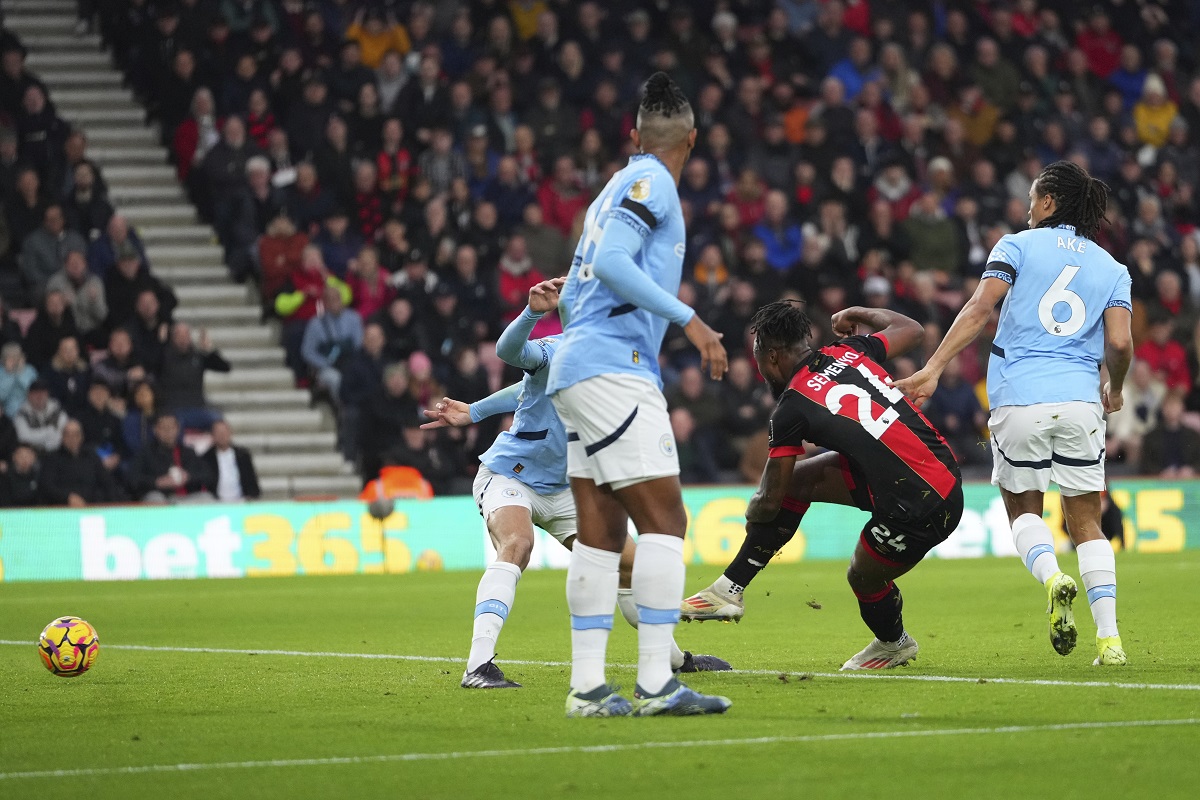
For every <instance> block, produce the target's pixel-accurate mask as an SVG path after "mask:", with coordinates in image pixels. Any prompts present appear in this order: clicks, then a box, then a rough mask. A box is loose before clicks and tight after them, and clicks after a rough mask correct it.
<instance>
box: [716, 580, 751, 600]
mask: <svg viewBox="0 0 1200 800" xmlns="http://www.w3.org/2000/svg"><path fill="white" fill-rule="evenodd" d="M713 591H715V592H717V593H718V594H724V595H728V596H730V597H735V598H740V597H741V595H742V592H744V591H746V587H745V586H738V585H737V584H736V583H734V582H733V581H731V580H729V578H726V577H725V576H724V575H722V576H721V577H719V578H717V582H716V583H714V584H713Z"/></svg>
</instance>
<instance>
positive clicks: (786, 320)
mask: <svg viewBox="0 0 1200 800" xmlns="http://www.w3.org/2000/svg"><path fill="white" fill-rule="evenodd" d="M750 332H751V333H752V334H754V335H755V336H757V337H758V338H759V341H761V342H763V343H764V344H767V345H772V346H779V347H797V346H799V345H802V344H804V343H805V342H807V341H808V338H809V336H811V335H812V322H811V321H809V319H808V314H805V313H804V309H803V308H802V303H801V302H799V301H796V300H780V301H778V302H775V303H768V304H767V305H765V306H763V307H762V308H760V309H759V310H758V313H756V314H755V315H754V319H752V320H750Z"/></svg>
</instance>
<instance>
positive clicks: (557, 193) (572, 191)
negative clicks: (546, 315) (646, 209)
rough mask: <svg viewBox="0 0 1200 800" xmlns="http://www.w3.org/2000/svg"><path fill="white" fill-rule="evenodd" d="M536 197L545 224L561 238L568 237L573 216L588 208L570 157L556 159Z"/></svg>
mask: <svg viewBox="0 0 1200 800" xmlns="http://www.w3.org/2000/svg"><path fill="white" fill-rule="evenodd" d="M537 196H538V203H540V204H541V206H542V214H543V215H544V216H545V220H546V224H547V225H552V226H554V227H555V228H558V229H559V230H560V231H562V235H563V236H567V237H570V235H571V226H572V225H573V224H574V223H575V215H576V214H578V213H579V212H581V211H584V210H585V209H587V206H588V197H587V195H586V194H584V193H583V188H582V186H581V185H580V181H579V175H578V172H577V170H576V169H575V160H574V159H573V158H571V157H570V156H559V157H558V158H556V159H555V160H554V174H553V175H552V176H551V177H550V178H548V179H547V180H546V181H545V182H544V183H543V184H542V188H540V189H538V195H537ZM531 285H532V284H531Z"/></svg>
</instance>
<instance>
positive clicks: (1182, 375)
mask: <svg viewBox="0 0 1200 800" xmlns="http://www.w3.org/2000/svg"><path fill="white" fill-rule="evenodd" d="M1174 326H1175V323H1174V320H1172V319H1171V317H1169V316H1167V315H1166V314H1162V315H1158V316H1155V317H1154V318H1153V319H1152V320H1151V321H1150V338H1148V339H1147V340H1146V341H1144V342H1142V343H1141V344H1140V345H1139V346H1138V349H1137V350H1136V351H1135V352H1134V357H1135V358H1137V360H1138V361H1145V362H1146V363H1147V364H1149V365H1150V369H1151V370H1153V371H1154V374H1155V375H1157V376H1158V377H1159V379H1160V380H1162V381H1163V383H1165V384H1167V389H1168V390H1170V391H1172V392H1186V391H1187V390H1188V388H1189V387H1190V386H1191V385H1192V375H1191V370H1190V369H1189V368H1188V356H1187V351H1186V350H1184V348H1183V345H1181V344H1180V343H1179V342H1177V341H1176V340H1174V339H1172V338H1171V332H1172V330H1173V328H1174Z"/></svg>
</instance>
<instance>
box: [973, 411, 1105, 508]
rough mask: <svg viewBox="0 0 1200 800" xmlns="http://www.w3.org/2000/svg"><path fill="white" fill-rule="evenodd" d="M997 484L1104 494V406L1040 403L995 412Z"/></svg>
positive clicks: (1021, 488) (1011, 489)
mask: <svg viewBox="0 0 1200 800" xmlns="http://www.w3.org/2000/svg"><path fill="white" fill-rule="evenodd" d="M988 425H989V427H990V428H991V431H992V483H993V484H994V485H996V486H999V487H1000V488H1002V489H1004V490H1006V491H1009V492H1013V493H1020V492H1030V491H1038V492H1044V491H1046V489H1047V488H1048V487H1049V486H1050V481H1054V482H1055V483H1056V484H1058V487H1059V489H1060V490H1061V491H1062V493H1063V494H1064V495H1066V496H1067V497H1073V496H1075V495H1080V494H1086V493H1088V492H1100V491H1103V490H1104V411H1103V409H1102V408H1101V406H1100V404H1099V403H1084V402H1080V401H1077V402H1070V403H1037V404H1035V405H1032V406H1001V407H1000V408H996V409H992V418H991V421H990V422H989V424H988Z"/></svg>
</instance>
